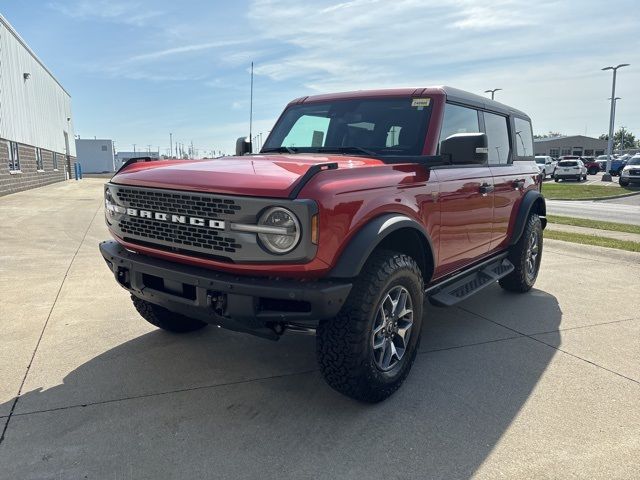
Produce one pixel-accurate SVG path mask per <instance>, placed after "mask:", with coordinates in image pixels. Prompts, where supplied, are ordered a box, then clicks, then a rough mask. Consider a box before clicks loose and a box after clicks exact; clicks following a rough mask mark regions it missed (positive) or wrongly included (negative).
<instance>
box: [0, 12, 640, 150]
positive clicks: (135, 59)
mask: <svg viewBox="0 0 640 480" xmlns="http://www.w3.org/2000/svg"><path fill="white" fill-rule="evenodd" d="M0 12H2V14H3V15H4V16H5V17H6V18H7V19H8V20H9V22H11V23H12V24H13V26H14V27H15V28H16V30H17V31H18V32H19V33H20V34H21V36H22V37H23V38H24V39H25V40H26V41H27V43H28V44H29V45H30V46H31V48H32V49H33V50H34V51H35V52H36V53H37V54H38V56H39V57H40V58H41V59H42V60H43V61H44V63H45V64H46V65H47V66H48V67H49V69H50V70H52V71H53V73H54V74H55V75H56V77H57V78H58V79H59V80H60V82H61V83H62V84H63V85H64V86H65V88H66V89H67V90H68V91H69V92H70V93H71V96H72V105H73V112H74V121H75V126H76V133H79V134H80V135H81V136H82V137H93V136H97V137H98V138H113V139H114V140H115V142H116V147H117V148H118V149H119V150H131V149H132V144H133V143H136V144H137V145H138V147H137V148H138V149H140V148H141V147H142V148H144V149H146V148H147V147H146V146H147V145H148V144H150V145H152V146H153V148H154V150H155V148H156V147H157V146H160V149H161V151H163V150H164V149H167V148H168V147H169V132H173V136H174V140H177V141H181V142H183V143H185V144H187V143H190V142H191V141H193V143H194V145H195V146H196V147H197V148H199V149H200V151H201V152H202V151H210V150H216V151H217V150H223V151H226V152H227V153H231V152H232V151H233V148H234V147H233V146H234V143H235V138H237V137H238V136H241V135H246V134H247V133H248V109H249V101H248V100H249V74H248V71H249V63H250V62H251V61H252V60H253V61H254V62H255V74H256V75H255V90H254V92H255V97H254V132H261V131H262V132H266V131H267V130H270V128H271V125H272V124H273V122H274V120H275V119H276V118H277V116H278V114H279V113H280V111H281V110H282V108H283V107H284V105H285V104H286V103H287V102H288V101H289V100H291V99H293V98H296V97H299V96H303V95H309V94H316V93H323V92H331V91H343V90H357V89H365V88H378V87H397V86H429V85H439V84H447V85H451V86H455V87H458V88H462V89H465V90H469V91H473V92H476V93H480V94H482V92H483V91H484V90H486V89H488V88H496V87H500V88H503V89H504V90H503V91H502V92H498V94H497V97H496V98H497V99H498V100H500V101H503V102H505V103H507V104H510V105H512V106H514V107H517V108H520V109H522V110H524V111H526V112H527V113H529V115H531V117H532V119H533V122H534V131H535V132H537V133H545V132H547V131H549V130H554V131H560V132H563V133H566V134H584V133H585V132H586V133H587V134H588V135H593V136H597V135H599V134H600V133H603V132H606V131H607V129H608V115H609V105H608V101H607V98H608V97H609V96H610V89H611V73H610V72H602V71H600V68H601V67H604V66H607V65H611V64H614V65H615V64H618V63H631V64H632V65H631V66H630V67H626V68H624V69H621V70H620V75H619V80H618V88H617V91H616V96H619V97H622V100H620V101H619V102H618V109H617V116H616V126H620V125H625V126H626V127H627V128H629V129H631V130H632V131H633V132H634V133H635V134H636V136H640V8H638V3H637V0H612V1H608V2H602V1H590V0H586V1H578V0H566V1H545V0H543V1H538V2H531V1H530V0H525V1H520V0H497V1H493V2H487V1H476V0H439V1H437V2H432V1H427V0H394V1H389V0H380V1H377V0H352V1H314V2H308V1H305V2H303V1H290V0H255V1H249V2H243V1H234V2H221V1H206V0H182V1H175V0H174V1H165V0H155V1H152V0H131V1H125V0H113V1H108V0H43V1H39V0H30V1H17V0H11V1H8V0H0Z"/></svg>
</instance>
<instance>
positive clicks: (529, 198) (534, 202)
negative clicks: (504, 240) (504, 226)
mask: <svg viewBox="0 0 640 480" xmlns="http://www.w3.org/2000/svg"><path fill="white" fill-rule="evenodd" d="M532 213H536V214H538V216H539V217H540V220H541V221H542V228H543V229H544V228H545V227H546V226H547V218H546V217H547V203H546V201H545V199H544V197H543V196H542V193H540V192H539V191H537V190H529V191H528V192H527V193H526V194H525V195H524V198H523V199H522V201H521V202H520V207H519V208H518V214H517V217H516V221H515V224H514V227H513V234H512V235H511V241H510V242H509V244H510V245H515V244H516V243H518V240H520V237H521V236H522V233H523V232H524V227H525V226H526V224H527V219H528V218H529V215H531V214H532Z"/></svg>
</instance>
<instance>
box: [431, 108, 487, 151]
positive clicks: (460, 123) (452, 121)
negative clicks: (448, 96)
mask: <svg viewBox="0 0 640 480" xmlns="http://www.w3.org/2000/svg"><path fill="white" fill-rule="evenodd" d="M479 131H480V123H479V122H478V111H477V110H474V109H472V108H467V107H461V106H459V105H451V104H449V103H447V104H446V105H445V107H444V118H443V120H442V128H441V129H440V142H442V141H443V140H446V139H447V138H448V137H450V136H451V135H453V134H456V133H477V132H479Z"/></svg>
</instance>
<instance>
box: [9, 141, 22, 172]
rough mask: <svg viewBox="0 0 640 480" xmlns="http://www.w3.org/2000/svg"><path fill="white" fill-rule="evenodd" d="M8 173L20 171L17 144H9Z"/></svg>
mask: <svg viewBox="0 0 640 480" xmlns="http://www.w3.org/2000/svg"><path fill="white" fill-rule="evenodd" d="M9 171H10V172H19V171H20V154H19V152H18V144H17V143H16V142H9Z"/></svg>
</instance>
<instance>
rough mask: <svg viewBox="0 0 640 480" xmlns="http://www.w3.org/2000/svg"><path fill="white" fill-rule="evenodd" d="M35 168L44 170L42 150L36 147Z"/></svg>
mask: <svg viewBox="0 0 640 480" xmlns="http://www.w3.org/2000/svg"><path fill="white" fill-rule="evenodd" d="M36 170H37V171H39V172H44V164H43V163H42V150H40V149H39V148H36Z"/></svg>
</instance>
